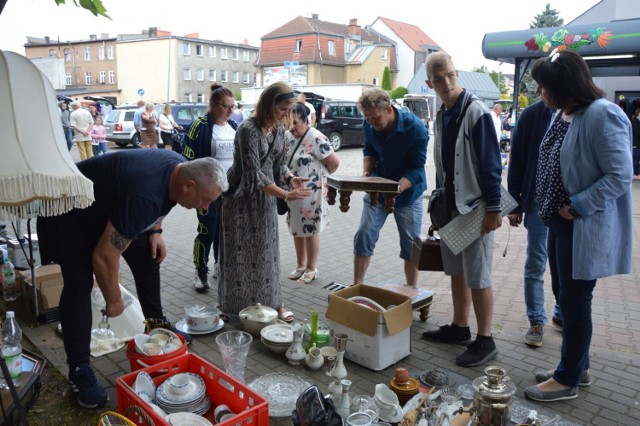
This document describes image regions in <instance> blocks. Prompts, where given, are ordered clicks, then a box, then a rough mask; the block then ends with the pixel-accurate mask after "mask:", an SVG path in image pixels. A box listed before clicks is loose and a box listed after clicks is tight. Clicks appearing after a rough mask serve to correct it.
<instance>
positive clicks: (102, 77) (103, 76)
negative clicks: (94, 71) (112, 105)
mask: <svg viewBox="0 0 640 426" xmlns="http://www.w3.org/2000/svg"><path fill="white" fill-rule="evenodd" d="M99 78H100V81H99V82H100V84H104V83H106V81H107V73H106V72H105V71H100V77H99Z"/></svg>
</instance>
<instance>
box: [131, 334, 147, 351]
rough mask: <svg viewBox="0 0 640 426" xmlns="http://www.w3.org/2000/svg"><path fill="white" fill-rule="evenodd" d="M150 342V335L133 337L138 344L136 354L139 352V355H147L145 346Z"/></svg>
mask: <svg viewBox="0 0 640 426" xmlns="http://www.w3.org/2000/svg"><path fill="white" fill-rule="evenodd" d="M149 340H150V338H149V335H148V334H136V335H135V336H134V337H133V341H134V342H135V344H136V352H138V353H139V354H146V352H145V350H144V345H145V343H149Z"/></svg>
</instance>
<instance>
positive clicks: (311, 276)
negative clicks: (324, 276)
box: [298, 269, 318, 284]
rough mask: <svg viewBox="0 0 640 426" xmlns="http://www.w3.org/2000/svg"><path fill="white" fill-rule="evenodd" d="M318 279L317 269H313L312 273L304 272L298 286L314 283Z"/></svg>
mask: <svg viewBox="0 0 640 426" xmlns="http://www.w3.org/2000/svg"><path fill="white" fill-rule="evenodd" d="M317 278H318V269H314V270H313V271H305V273H304V274H302V276H301V277H300V279H298V282H299V283H300V284H310V283H311V281H314V280H315V279H317Z"/></svg>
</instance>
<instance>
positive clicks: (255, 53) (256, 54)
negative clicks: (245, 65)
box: [253, 51, 258, 62]
mask: <svg viewBox="0 0 640 426" xmlns="http://www.w3.org/2000/svg"><path fill="white" fill-rule="evenodd" d="M257 60H258V52H255V51H254V52H253V61H254V62H255V61H257Z"/></svg>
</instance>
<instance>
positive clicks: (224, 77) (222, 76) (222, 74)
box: [220, 71, 227, 83]
mask: <svg viewBox="0 0 640 426" xmlns="http://www.w3.org/2000/svg"><path fill="white" fill-rule="evenodd" d="M220 81H221V82H223V83H226V82H227V72H226V71H220Z"/></svg>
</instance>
